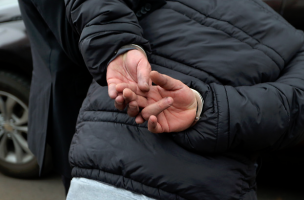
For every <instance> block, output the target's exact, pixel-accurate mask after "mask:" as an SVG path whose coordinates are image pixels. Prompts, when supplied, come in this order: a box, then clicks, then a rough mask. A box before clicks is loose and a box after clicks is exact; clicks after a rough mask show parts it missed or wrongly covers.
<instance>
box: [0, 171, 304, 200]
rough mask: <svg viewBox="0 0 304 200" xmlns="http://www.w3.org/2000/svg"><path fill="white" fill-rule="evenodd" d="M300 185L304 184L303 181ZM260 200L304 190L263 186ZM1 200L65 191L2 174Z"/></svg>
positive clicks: (57, 199) (293, 199) (53, 183)
mask: <svg viewBox="0 0 304 200" xmlns="http://www.w3.org/2000/svg"><path fill="white" fill-rule="evenodd" d="M299 184H303V181H302V182H301V183H299ZM258 197H259V198H258V199H259V200H304V191H303V190H302V189H286V187H284V186H282V187H278V186H276V187H273V185H263V186H260V187H259V189H258ZM0 199H1V200H64V199H65V195H64V189H63V186H62V184H61V179H60V177H59V176H57V175H50V176H48V177H46V178H42V179H37V180H20V179H14V178H10V177H7V176H4V175H2V174H1V173H0Z"/></svg>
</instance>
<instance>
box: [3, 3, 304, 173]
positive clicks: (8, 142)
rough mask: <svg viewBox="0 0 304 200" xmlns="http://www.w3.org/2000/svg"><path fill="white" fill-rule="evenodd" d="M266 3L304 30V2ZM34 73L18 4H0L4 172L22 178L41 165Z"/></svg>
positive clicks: (34, 171) (36, 171)
mask: <svg viewBox="0 0 304 200" xmlns="http://www.w3.org/2000/svg"><path fill="white" fill-rule="evenodd" d="M265 2H266V3H267V4H269V5H270V6H271V7H273V9H274V10H275V11H277V12H278V13H279V14H281V15H282V16H283V17H285V18H286V19H287V20H288V21H289V22H290V23H291V24H293V25H294V26H295V27H296V28H298V29H302V30H304V23H303V21H304V0H265ZM31 72H32V58H31V51H30V44H29V40H28V38H27V35H26V30H25V26H24V24H23V21H22V17H21V14H20V10H19V7H18V1H17V0H0V170H1V172H3V173H5V174H7V175H10V176H15V177H20V178H28V177H33V176H37V175H38V165H37V162H36V160H35V157H34V155H33V154H32V153H31V152H30V150H29V148H28V145H27V133H28V128H27V124H28V99H29V91H30V80H31ZM48 157H50V156H47V159H48Z"/></svg>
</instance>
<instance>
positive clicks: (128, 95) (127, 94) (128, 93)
mask: <svg viewBox="0 0 304 200" xmlns="http://www.w3.org/2000/svg"><path fill="white" fill-rule="evenodd" d="M123 98H124V99H125V100H126V102H132V101H136V102H137V105H138V106H139V107H141V108H144V107H146V106H147V105H148V101H147V99H146V98H145V97H142V96H140V95H136V94H135V93H134V92H133V91H132V90H130V89H129V88H125V89H124V90H123Z"/></svg>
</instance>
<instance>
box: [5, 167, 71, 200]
mask: <svg viewBox="0 0 304 200" xmlns="http://www.w3.org/2000/svg"><path fill="white" fill-rule="evenodd" d="M0 199H1V200H64V199H65V194H64V188H63V186H62V185H61V180H60V177H59V176H56V175H50V176H48V177H46V178H42V179H36V180H22V179H15V178H10V177H7V176H4V175H2V174H1V173H0Z"/></svg>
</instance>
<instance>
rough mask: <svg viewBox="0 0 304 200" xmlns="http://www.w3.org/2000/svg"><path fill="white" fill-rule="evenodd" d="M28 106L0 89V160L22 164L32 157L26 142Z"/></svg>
mask: <svg viewBox="0 0 304 200" xmlns="http://www.w3.org/2000/svg"><path fill="white" fill-rule="evenodd" d="M27 124H28V106H26V105H25V104H24V103H23V102H22V101H21V100H20V99H18V98H17V97H16V96H14V95H12V94H9V93H7V92H4V91H0V160H2V161H4V162H7V163H14V164H23V163H27V162H29V161H31V160H32V159H34V155H33V154H32V153H31V151H30V149H29V148H28V144H27V132H28V125H27Z"/></svg>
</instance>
